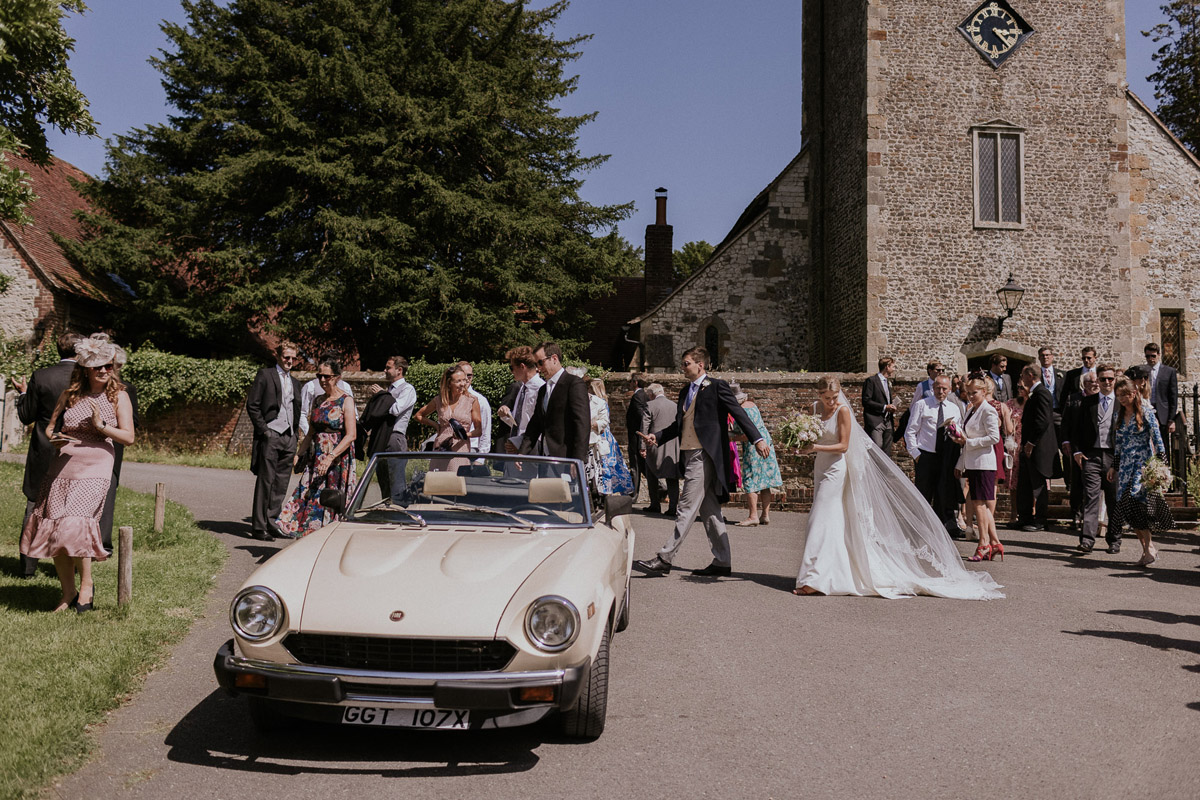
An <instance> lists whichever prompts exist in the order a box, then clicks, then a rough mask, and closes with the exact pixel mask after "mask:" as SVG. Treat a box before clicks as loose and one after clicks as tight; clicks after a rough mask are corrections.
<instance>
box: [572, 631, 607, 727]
mask: <svg viewBox="0 0 1200 800" xmlns="http://www.w3.org/2000/svg"><path fill="white" fill-rule="evenodd" d="M607 714H608V629H607V628H605V629H604V638H602V639H601V640H600V648H599V649H598V650H597V651H596V657H595V658H594V659H593V660H592V668H591V669H590V670H589V671H588V677H587V683H585V684H584V686H583V691H581V692H580V693H579V699H578V700H577V701H575V707H574V708H573V709H571V710H570V711H564V712H563V714H562V732H563V735H564V736H569V737H571V738H572V739H584V740H587V741H591V740H594V739H598V738H600V734H602V733H604V719H605V717H606V716H607Z"/></svg>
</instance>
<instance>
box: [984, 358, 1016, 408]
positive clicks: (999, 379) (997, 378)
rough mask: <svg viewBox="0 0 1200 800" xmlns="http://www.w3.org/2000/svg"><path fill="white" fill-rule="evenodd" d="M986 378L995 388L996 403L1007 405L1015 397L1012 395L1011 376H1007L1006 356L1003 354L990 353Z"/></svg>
mask: <svg viewBox="0 0 1200 800" xmlns="http://www.w3.org/2000/svg"><path fill="white" fill-rule="evenodd" d="M988 377H989V378H991V379H992V383H993V384H995V386H996V394H995V397H996V402H998V403H1007V402H1008V401H1009V400H1012V399H1013V398H1014V397H1016V395H1014V394H1013V383H1012V376H1011V375H1009V374H1008V356H1006V355H1004V354H1003V353H992V360H991V364H990V365H989V366H988Z"/></svg>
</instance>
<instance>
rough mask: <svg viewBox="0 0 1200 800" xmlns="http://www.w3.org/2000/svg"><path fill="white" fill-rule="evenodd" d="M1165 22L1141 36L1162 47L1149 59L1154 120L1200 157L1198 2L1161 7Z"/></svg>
mask: <svg viewBox="0 0 1200 800" xmlns="http://www.w3.org/2000/svg"><path fill="white" fill-rule="evenodd" d="M1161 8H1162V12H1163V14H1164V15H1165V16H1166V18H1167V21H1166V22H1163V23H1160V24H1158V25H1155V26H1154V27H1153V28H1151V29H1150V30H1148V31H1142V35H1143V36H1149V37H1150V38H1151V40H1152V41H1154V43H1155V44H1158V43H1160V42H1161V43H1162V46H1161V47H1159V48H1158V50H1157V51H1156V52H1155V53H1154V54H1153V56H1152V58H1153V59H1154V61H1155V63H1156V64H1157V65H1158V69H1157V70H1156V71H1155V72H1154V74H1152V75H1151V76H1150V78H1149V80H1150V81H1151V82H1152V83H1153V84H1154V99H1155V100H1157V101H1158V116H1159V117H1160V118H1161V119H1162V121H1163V122H1165V123H1166V125H1167V127H1168V128H1170V129H1171V132H1172V133H1174V134H1175V135H1176V136H1178V137H1179V139H1180V141H1182V142H1183V143H1184V144H1186V145H1187V146H1188V147H1189V148H1191V150H1192V152H1193V153H1200V2H1197V0H1173V2H1171V3H1167V4H1165V5H1163V6H1162V7H1161Z"/></svg>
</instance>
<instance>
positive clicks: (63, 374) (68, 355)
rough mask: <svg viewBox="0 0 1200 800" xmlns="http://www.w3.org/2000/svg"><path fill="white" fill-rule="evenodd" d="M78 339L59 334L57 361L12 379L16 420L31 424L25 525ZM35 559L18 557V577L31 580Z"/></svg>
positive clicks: (48, 456) (50, 452)
mask: <svg viewBox="0 0 1200 800" xmlns="http://www.w3.org/2000/svg"><path fill="white" fill-rule="evenodd" d="M81 338H82V337H81V336H80V335H79V334H78V333H63V334H61V335H60V336H59V337H58V340H57V341H56V342H55V345H56V347H57V349H58V357H59V359H60V360H59V362H58V363H57V364H53V365H51V366H49V367H43V368H41V369H39V370H37V371H35V372H34V373H33V375H32V377H30V379H29V382H28V383H25V382H24V381H19V380H13V386H15V387H16V389H17V391H18V392H20V393H21V396H20V397H18V398H17V418H18V419H20V420H21V424H23V425H29V424H33V436H32V438H31V439H30V441H29V452H28V454H26V456H25V481H24V483H22V485H21V491H22V493H23V494H24V495H25V521H24V522H22V523H21V527H22V529H24V525H25V522H27V521H28V520H29V515H30V514H32V513H33V507H34V506H35V505H37V499H38V491H39V490H40V489H41V487H42V479H43V478H45V477H46V472H47V470H49V469H50V462H51V461H53V460H54V456H55V455H56V454H57V453H58V450H57V449H55V447H54V445H52V444H50V440H49V439H47V438H46V426H47V425H49V424H50V416H51V415H52V414H53V413H54V406H55V405H56V404H57V403H58V396H59V395H60V394H62V393H63V392H65V391H66V390H67V386H68V385H69V384H70V383H71V372H72V371H74V369H75V343H76V342H78V341H79V340H80V339H81ZM37 563H38V560H37V559H36V558H31V557H29V556H27V555H25V554H24V553H22V554H21V567H20V570H21V571H20V574H21V576H22V577H25V578H32V577H33V575H34V573H35V572H36V571H37Z"/></svg>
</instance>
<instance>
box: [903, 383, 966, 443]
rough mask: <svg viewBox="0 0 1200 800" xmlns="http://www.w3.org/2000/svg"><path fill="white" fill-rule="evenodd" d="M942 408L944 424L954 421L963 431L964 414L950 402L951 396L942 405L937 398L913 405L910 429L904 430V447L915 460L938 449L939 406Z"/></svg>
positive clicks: (909, 416)
mask: <svg viewBox="0 0 1200 800" xmlns="http://www.w3.org/2000/svg"><path fill="white" fill-rule="evenodd" d="M939 405H940V406H941V407H942V422H943V423H946V422H949V421H951V420H954V422H955V424H957V425H958V427H959V430H960V432H961V430H962V421H963V417H962V412H961V411H959V410H958V406H956V405H954V403H952V402H950V397H949V395H947V396H946V399H945V400H943V401H942V402H941V403H938V401H937V398H935V397H926V398H924V399H922V400H918V401H917V402H915V403H913V405H912V409H911V410H910V411H909V415H908V427H907V428H905V430H904V447H905V449H907V450H908V454H909V455H910V456H912V457H913V458H914V459H915V458H918V457H920V455H921V453H922V452H926V453H932V452H933V451H935V450H936V449H937V429H938V424H937V418H938V406H939Z"/></svg>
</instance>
